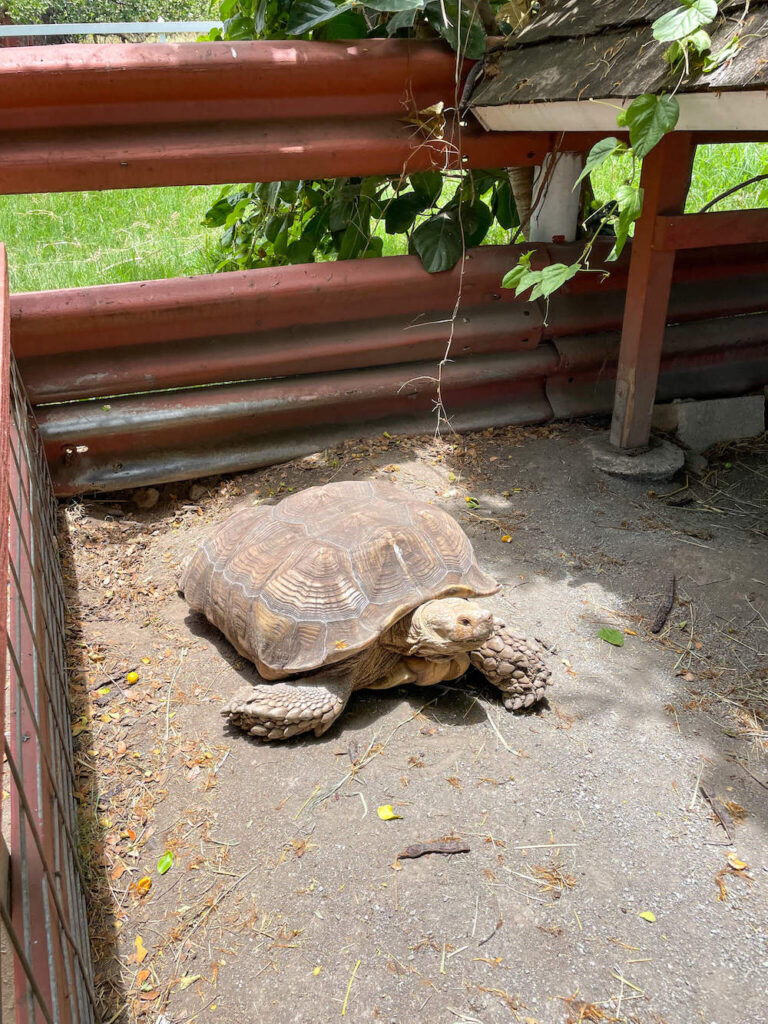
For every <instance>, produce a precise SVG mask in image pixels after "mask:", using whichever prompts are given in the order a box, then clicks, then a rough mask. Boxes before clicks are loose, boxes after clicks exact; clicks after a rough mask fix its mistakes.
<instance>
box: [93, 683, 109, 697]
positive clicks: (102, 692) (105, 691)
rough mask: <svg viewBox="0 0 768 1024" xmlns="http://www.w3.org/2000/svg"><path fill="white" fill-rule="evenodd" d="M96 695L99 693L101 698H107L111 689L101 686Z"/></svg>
mask: <svg viewBox="0 0 768 1024" xmlns="http://www.w3.org/2000/svg"><path fill="white" fill-rule="evenodd" d="M96 693H97V694H98V695H99V696H100V697H106V696H107V694H108V693H109V687H108V686H100V687H99V688H98V690H97V691H96Z"/></svg>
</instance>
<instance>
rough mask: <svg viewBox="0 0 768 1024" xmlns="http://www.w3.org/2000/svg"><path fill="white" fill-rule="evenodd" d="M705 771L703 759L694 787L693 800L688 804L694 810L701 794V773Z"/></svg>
mask: <svg viewBox="0 0 768 1024" xmlns="http://www.w3.org/2000/svg"><path fill="white" fill-rule="evenodd" d="M703 771H704V762H703V761H702V762H701V764H700V765H699V774H698V775H697V776H696V785H695V786H694V787H693V796H692V797H691V802H690V803H689V804H688V810H689V811H692V810H693V808H694V805H695V804H696V797H697V796H698V795H699V784H700V783H701V774H702V772H703Z"/></svg>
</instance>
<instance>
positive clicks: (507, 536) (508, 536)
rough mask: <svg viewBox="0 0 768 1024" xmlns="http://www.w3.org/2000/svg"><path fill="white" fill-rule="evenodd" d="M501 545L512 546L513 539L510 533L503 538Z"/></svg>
mask: <svg viewBox="0 0 768 1024" xmlns="http://www.w3.org/2000/svg"><path fill="white" fill-rule="evenodd" d="M501 543H502V544H511V543H512V538H511V537H510V535H509V534H508V533H505V534H504V536H503V537H502V538H501Z"/></svg>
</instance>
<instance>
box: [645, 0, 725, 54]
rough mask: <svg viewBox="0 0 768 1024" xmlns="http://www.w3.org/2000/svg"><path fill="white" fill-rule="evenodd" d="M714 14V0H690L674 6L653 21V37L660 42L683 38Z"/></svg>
mask: <svg viewBox="0 0 768 1024" xmlns="http://www.w3.org/2000/svg"><path fill="white" fill-rule="evenodd" d="M716 16H717V3H716V0H690V2H686V3H685V6H684V7H676V8H675V9H674V10H673V11H669V12H668V13H667V14H664V15H662V16H661V17H660V18H657V19H656V21H654V23H653V38H654V39H658V41H659V42H660V43H671V42H673V41H674V40H676V39H684V38H685V37H686V36H688V35H690V34H691V32H695V31H696V29H697V28H701V27H702V26H703V25H708V24H709V23H710V21H712V19H713V18H715V17H716Z"/></svg>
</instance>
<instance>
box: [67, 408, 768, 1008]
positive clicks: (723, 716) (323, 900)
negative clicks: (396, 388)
mask: <svg viewBox="0 0 768 1024" xmlns="http://www.w3.org/2000/svg"><path fill="white" fill-rule="evenodd" d="M594 429H595V428H593V427H592V426H591V425H588V424H570V425H555V426H550V427H542V428H531V429H522V428H511V429H509V430H501V431H494V432H485V433H482V434H477V435H469V436H467V437H463V438H460V439H455V441H449V442H438V441H434V440H432V439H429V438H414V439H405V440H398V441H396V440H394V439H388V438H382V439H381V440H380V441H378V442H374V443H368V442H365V443H361V444H355V443H349V444H347V445H344V446H342V447H340V448H338V449H334V450H332V451H329V452H326V453H321V454H319V455H318V456H314V457H312V458H310V459H304V460H300V461H298V462H296V463H292V464H289V465H288V466H283V467H276V468H273V469H271V470H268V471H264V472H259V473H253V474H248V475H242V476H239V477H237V478H235V479H227V480H219V481H215V482H214V481H206V482H203V486H204V487H205V488H206V490H205V493H204V494H202V495H201V494H200V491H199V490H196V491H193V492H192V495H193V499H190V497H189V491H188V488H187V485H170V486H168V487H167V488H165V489H164V491H163V494H162V498H161V501H160V503H159V504H158V506H157V507H156V508H155V509H153V510H152V511H150V512H137V511H136V510H135V509H133V508H132V507H131V506H130V505H128V504H125V503H120V502H119V501H117V500H112V501H109V502H106V503H105V502H103V501H102V502H98V503H91V504H89V503H85V504H84V505H81V504H74V505H72V506H70V508H69V509H68V510H67V512H66V522H67V527H68V530H67V536H66V537H65V542H66V544H67V545H68V546H69V554H68V575H69V580H70V584H71V587H72V591H71V608H72V615H73V622H72V625H71V629H72V631H73V639H74V638H75V637H76V639H77V645H78V646H77V647H76V654H74V655H73V670H74V672H75V678H76V680H78V681H79V693H80V699H81V703H80V705H79V708H78V710H79V712H82V718H81V719H79V721H80V723H81V731H80V735H79V736H78V740H77V743H78V745H79V746H78V763H79V765H80V768H81V772H82V775H81V798H82V806H83V810H84V814H85V815H86V816H87V815H89V814H90V826H91V828H92V831H91V837H92V842H93V844H94V848H95V849H97V850H98V852H99V855H98V857H97V858H96V860H95V861H94V862H93V863H92V865H91V875H90V878H91V885H92V889H93V894H94V900H93V904H92V908H93V915H92V917H93V926H94V936H95V948H96V952H97V956H98V958H99V964H98V970H99V977H98V979H97V980H98V983H99V989H100V992H101V994H102V996H103V999H104V1005H105V1017H104V1019H105V1020H109V1019H110V1017H111V1016H112V1015H115V1016H114V1017H112V1019H113V1020H125V1021H128V1020H141V1021H152V1024H167V1022H171V1024H182V1022H189V1021H191V1020H197V1021H200V1022H206V1024H207V1022H211V1024H214V1022H221V1024H235V1022H237V1024H241V1022H243V1021H265V1022H273V1021H274V1022H277V1021H294V1022H297V1024H305V1022H306V1024H316V1022H326V1021H332V1020H336V1019H340V1018H341V1017H342V1016H343V1017H344V1018H345V1019H346V1020H348V1021H349V1022H350V1024H356V1022H363V1021H381V1022H393V1024H405V1022H411V1021H412V1022H424V1024H432V1022H434V1024H438V1022H439V1024H446V1022H454V1021H455V1022H472V1024H475V1022H483V1024H496V1022H506V1021H522V1022H526V1024H531V1022H538V1024H563V1022H566V1021H580V1020H585V1021H592V1020H594V1021H600V1020H619V1021H637V1022H641V1024H662V1022H666V1024H698V1022H704V1024H730V1022H740V1024H765V1022H768V1009H767V1008H766V1007H767V1006H768V1003H767V1002H766V996H765V993H766V990H767V989H768V951H767V950H766V937H767V936H768V901H767V900H766V895H767V893H768V859H766V828H767V827H768V767H766V757H765V750H766V744H765V733H764V731H763V723H764V719H761V717H760V713H761V711H762V712H768V682H767V681H766V664H768V622H767V621H766V620H768V542H767V540H766V534H767V531H768V518H767V516H766V513H767V512H768V498H766V486H765V475H766V474H768V448H767V447H766V445H765V444H764V443H763V444H762V445H760V444H755V445H753V446H751V447H748V446H742V447H741V448H739V449H736V450H735V451H731V452H729V453H727V454H724V455H722V456H721V458H720V460H719V461H718V462H715V463H714V464H713V465H714V467H715V468H714V469H710V471H709V473H710V475H709V476H705V478H704V479H703V480H700V481H690V483H691V487H690V488H687V489H686V488H685V487H684V484H685V481H684V479H681V480H680V481H679V482H678V483H677V484H670V485H668V486H667V487H665V488H659V490H665V491H667V492H675V491H676V492H677V493H676V494H668V496H666V497H663V496H661V495H659V494H654V493H653V492H649V488H648V486H647V485H646V486H642V487H641V486H639V485H631V484H627V483H623V482H620V481H617V480H614V479H611V478H608V477H603V476H600V475H598V474H597V473H596V471H595V470H594V469H593V467H592V463H591V459H590V455H589V451H588V448H587V445H586V443H585V442H586V440H587V439H588V438H589V437H590V436H592V434H593V430H594ZM726 463H727V465H726ZM377 473H382V474H385V475H386V476H388V477H390V478H391V479H393V480H395V481H396V482H397V483H399V484H400V485H401V486H404V487H406V488H408V489H409V490H412V491H414V492H416V493H419V494H420V495H421V496H423V497H424V498H425V499H426V500H432V501H435V502H437V503H439V504H440V505H442V506H443V507H445V508H446V509H448V510H449V511H451V512H452V513H453V514H454V515H455V516H456V517H457V518H458V519H459V521H460V522H461V523H462V525H463V526H464V528H465V529H466V531H467V533H468V534H469V536H470V537H471V539H472V542H473V544H474V546H475V549H476V552H477V555H478V558H479V561H480V563H481V565H483V567H484V568H485V569H486V570H488V571H489V572H491V573H492V574H494V575H495V576H496V577H497V578H498V579H499V580H500V581H501V583H502V585H503V586H502V590H501V592H500V593H499V594H498V595H497V596H495V597H493V598H489V599H487V601H488V604H489V605H490V606H492V607H493V608H494V610H496V611H497V612H498V613H499V614H500V615H502V616H503V617H505V618H506V619H507V620H508V621H510V622H511V623H514V624H515V625H516V626H517V627H518V628H519V629H520V631H521V632H527V633H529V634H533V635H535V636H537V637H540V638H542V639H544V640H546V641H547V643H549V644H550V645H552V646H553V647H554V648H555V652H556V653H554V654H552V655H551V656H550V664H551V667H552V669H553V674H554V685H553V686H552V687H551V689H550V695H551V696H550V698H549V701H548V702H546V703H545V704H544V705H543V706H539V707H538V708H534V709H532V710H531V711H530V712H528V713H524V714H507V713H506V712H505V711H504V709H503V707H502V706H501V703H500V701H499V699H498V697H497V695H496V694H495V692H494V691H493V690H492V688H490V687H488V686H486V685H485V684H483V683H482V682H481V681H479V680H478V679H474V678H472V679H468V680H466V681H461V682H459V683H457V684H452V685H451V686H450V687H440V688H435V690H434V691H432V690H425V689H415V688H411V689H403V690H397V691H389V692H372V691H369V692H360V693H358V694H356V695H354V697H353V699H352V701H351V702H350V704H349V706H348V708H347V710H346V712H345V713H344V715H343V716H342V718H341V719H340V720H339V721H338V722H337V723H336V724H335V725H334V727H333V728H332V729H331V730H330V731H329V732H328V733H327V734H326V735H324V736H323V737H321V738H319V739H316V738H314V737H311V738H304V737H300V738H298V739H296V740H294V741H289V742H286V743H280V744H274V745H271V744H261V743H258V742H255V741H253V740H251V739H250V738H248V737H246V736H244V735H242V734H239V733H234V732H232V733H231V732H229V731H228V730H227V728H226V727H225V726H224V724H223V720H222V719H221V717H220V714H219V707H220V705H221V703H222V702H224V701H225V700H226V699H227V697H228V696H229V695H230V694H231V693H233V692H234V690H235V689H237V688H238V687H240V686H242V685H243V680H244V679H245V680H247V679H248V678H249V669H248V667H247V666H246V665H245V664H244V663H243V662H242V660H241V659H240V658H238V656H237V655H236V654H235V652H234V651H233V650H232V649H231V648H230V647H229V646H228V645H227V644H226V643H225V642H224V641H223V640H221V639H220V637H219V636H218V635H217V634H216V632H215V631H214V630H213V629H212V628H211V627H209V626H207V625H206V624H205V623H203V622H201V621H200V620H199V619H197V618H196V617H194V616H191V615H189V614H188V610H187V608H186V606H185V604H184V602H183V601H182V600H181V599H180V598H178V597H177V596H176V594H175V589H174V574H173V570H174V566H175V565H176V564H177V563H178V562H179V561H180V560H181V558H182V557H183V555H184V554H185V552H186V551H187V550H188V549H189V546H190V544H191V543H193V541H194V537H195V534H196V533H197V532H198V530H199V528H200V526H201V525H203V524H204V523H207V522H215V521H216V520H218V519H220V518H222V517H223V516H225V515H226V514H227V512H228V511H229V510H231V509H232V508H233V507H235V506H236V505H237V504H238V503H239V502H242V501H253V500H254V499H255V498H270V497H272V498H277V497H279V495H280V494H281V493H286V492H287V490H288V489H289V488H298V487H307V486H312V485H316V484H320V483H324V482H326V481H328V480H329V479H336V480H340V479H348V478H353V477H361V476H362V477H367V476H371V475H373V474H377ZM678 488H683V489H681V490H678ZM467 497H472V498H475V499H476V503H475V502H467V500H466V499H467ZM502 537H504V538H508V539H507V540H504V541H502ZM673 574H674V575H675V576H676V577H677V581H678V582H677V600H676V603H675V604H674V606H673V609H672V613H671V615H670V617H669V621H668V623H667V625H666V626H665V628H664V630H663V631H662V633H661V634H660V635H659V636H658V637H655V636H653V635H652V634H651V633H650V632H649V628H648V627H649V625H650V623H651V622H652V621H653V618H654V616H655V614H656V611H657V608H658V606H659V605H660V604H661V603H662V602H663V600H664V597H665V594H666V593H667V591H668V587H669V580H670V576H671V575H673ZM605 625H610V626H613V627H615V628H618V629H620V630H622V631H624V635H625V643H624V646H623V647H620V648H619V647H612V646H610V645H609V644H607V643H606V642H604V641H603V640H601V639H600V638H599V637H598V631H599V630H600V628H601V627H602V626H605ZM73 649H74V648H73ZM142 659H145V660H142ZM130 669H136V670H137V671H138V674H139V677H140V678H139V682H138V683H137V684H136V685H135V686H132V687H128V686H126V685H125V682H124V679H125V673H126V672H127V671H128V670H130ZM105 691H106V692H105ZM76 731H77V727H76ZM700 782H703V783H704V785H705V787H706V788H707V789H708V791H710V792H711V793H712V794H714V795H715V796H717V797H719V798H720V799H721V800H722V801H725V802H729V803H730V805H731V813H732V815H733V816H734V817H735V818H737V819H738V818H739V816H740V814H741V812H740V811H739V810H738V807H740V808H742V809H743V810H744V812H745V815H746V816H745V817H743V820H737V821H736V823H735V824H734V825H733V830H734V836H733V839H734V842H733V843H732V844H729V843H728V839H727V837H726V835H725V832H724V829H723V827H722V826H721V825H720V824H718V822H717V820H716V819H715V818H714V816H713V814H712V810H711V808H710V806H709V804H708V803H707V802H706V801H705V799H704V797H703V795H702V791H701V789H700V787H699V783H700ZM385 804H392V806H393V807H394V809H395V811H396V812H397V813H398V814H400V815H401V817H400V818H399V819H398V820H394V821H382V820H380V818H379V817H378V816H377V813H376V808H377V807H378V806H379V805H385ZM737 805H738V807H737ZM444 836H460V837H461V838H462V839H464V840H466V841H467V842H468V843H469V846H470V852H469V853H464V854H460V855H455V856H451V857H440V856H426V857H422V858H421V859H419V860H406V861H402V862H400V863H399V864H398V863H397V862H396V856H397V854H398V852H399V851H401V850H402V849H404V848H405V847H406V846H408V845H409V844H411V843H414V842H421V841H426V840H429V839H439V838H441V837H444ZM166 850H170V851H172V852H173V855H174V864H173V867H172V868H171V870H169V871H168V872H167V873H166V874H163V875H160V874H158V872H157V870H156V864H157V861H158V859H159V857H160V856H161V855H162V854H163V853H164V852H165V851H166ZM729 852H731V853H732V854H734V855H736V857H737V858H739V860H737V861H736V862H735V863H736V864H738V863H739V861H743V862H746V863H747V864H748V865H749V867H748V868H746V869H738V870H737V869H734V868H733V867H729V862H728V860H727V856H728V854H729ZM718 875H719V880H718V877H716V876H718ZM145 876H146V877H149V878H151V879H152V887H151V889H150V890H149V892H148V893H146V895H144V896H141V895H139V894H138V892H137V889H136V883H137V880H139V879H140V878H142V877H145ZM726 896H727V898H725V897H726ZM720 897H723V898H720ZM649 913H650V915H652V916H653V917H654V918H655V919H654V920H648V919H647V917H643V916H641V914H646V915H648V914H649ZM137 935H140V936H141V937H142V938H141V944H140V945H139V946H137V942H136V936H137ZM141 946H143V948H144V949H146V951H147V952H146V955H145V956H143V957H142V955H141V952H140V950H141ZM137 951H138V955H137ZM601 1014H602V1016H601Z"/></svg>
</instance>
